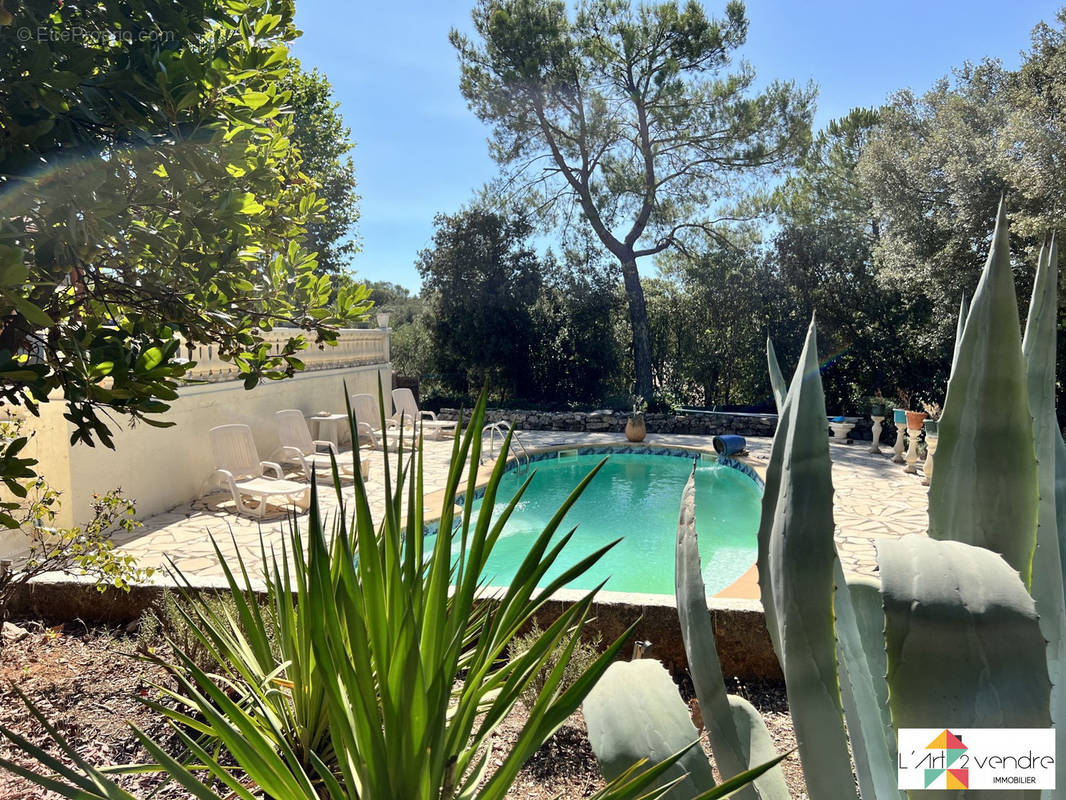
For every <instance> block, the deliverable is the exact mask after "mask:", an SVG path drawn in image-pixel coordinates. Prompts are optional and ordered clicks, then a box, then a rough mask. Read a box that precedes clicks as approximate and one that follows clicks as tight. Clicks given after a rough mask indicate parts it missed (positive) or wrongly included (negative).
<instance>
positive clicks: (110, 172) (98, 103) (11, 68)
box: [0, 0, 367, 445]
mask: <svg viewBox="0 0 1066 800" xmlns="http://www.w3.org/2000/svg"><path fill="white" fill-rule="evenodd" d="M127 12H128V10H127V9H124V8H122V9H120V8H119V7H117V6H114V5H113V4H97V5H85V4H66V5H62V6H58V7H56V6H55V5H54V4H52V3H46V2H43V0H34V1H33V2H27V3H20V4H19V5H18V7H17V9H16V10H15V11H14V12H13V20H12V22H11V26H9V27H5V28H3V30H4V31H5V33H4V35H3V36H0V72H2V73H3V74H4V75H8V76H13V77H12V80H10V81H6V82H5V84H4V86H3V88H2V89H0V97H2V101H0V130H3V131H4V135H3V137H0V176H2V177H0V188H2V193H3V200H2V203H0V318H2V319H3V324H2V326H0V397H2V398H3V400H4V401H5V402H8V403H12V404H24V405H26V406H27V407H29V408H30V409H31V410H33V411H35V410H36V404H37V403H41V402H45V401H47V400H48V398H49V397H50V396H51V395H52V393H53V392H57V390H59V391H61V392H62V397H63V402H65V403H66V405H67V414H66V418H67V420H68V421H69V422H71V423H72V425H73V434H72V441H83V442H85V443H88V444H92V443H93V442H94V441H95V440H99V441H101V442H103V443H104V444H105V445H110V444H111V436H110V433H109V430H108V424H107V422H106V420H107V418H108V415H109V414H111V413H114V412H117V413H119V414H123V415H129V416H130V417H132V418H134V419H139V420H143V421H144V422H147V423H149V424H155V425H167V424H170V423H169V422H166V421H162V420H160V419H159V418H158V415H159V414H161V413H162V412H164V411H166V409H167V408H168V405H169V403H170V402H171V401H173V400H174V399H175V397H176V396H177V395H176V388H177V387H178V385H179V383H180V381H181V379H182V376H183V375H184V374H185V373H186V371H187V369H188V364H187V362H186V361H185V359H184V358H183V356H185V355H187V353H185V352H184V351H183V350H182V349H181V343H182V341H184V342H186V343H190V344H197V343H204V344H211V345H213V346H214V347H216V348H217V352H218V353H219V354H220V355H221V356H222V357H223V358H225V359H229V360H232V361H233V362H234V363H235V364H237V366H238V367H239V368H240V370H241V372H242V373H243V375H244V380H245V385H246V386H248V387H251V386H254V385H255V384H256V383H257V382H258V381H259V380H260V379H262V378H264V377H266V378H283V377H288V376H291V375H292V374H293V373H294V372H295V371H296V370H298V369H299V368H300V367H301V366H302V364H301V362H300V360H299V357H298V353H299V351H300V350H301V349H303V348H305V347H306V346H307V340H306V339H305V338H304V337H303V336H295V337H293V338H291V339H290V340H289V341H288V342H286V343H285V344H284V345H283V346H282V347H281V348H280V352H273V351H272V348H271V347H270V346H269V345H268V343H267V342H265V341H264V339H263V333H264V332H266V331H269V330H270V329H271V328H272V327H274V326H277V325H281V324H284V325H290V326H295V327H297V328H302V329H304V330H305V331H307V332H308V333H309V334H310V335H311V337H310V338H313V339H314V340H315V341H316V342H330V341H334V340H335V336H336V327H337V326H338V325H339V324H341V323H343V322H344V321H346V320H351V319H357V318H359V317H360V316H361V315H362V314H363V312H364V311H365V309H366V307H367V305H366V292H365V290H363V289H362V287H356V286H353V287H350V288H348V289H346V290H344V291H342V292H339V293H337V295H336V298H335V300H334V302H333V303H332V305H330V298H331V296H332V294H333V291H332V288H331V285H330V281H329V279H328V278H327V277H325V276H321V275H319V274H318V269H317V266H316V261H315V256H314V254H313V253H311V252H309V251H308V250H306V249H305V248H303V247H301V246H300V245H299V244H298V243H297V242H298V241H299V240H301V239H302V238H303V234H304V232H305V230H306V226H307V225H308V224H310V223H311V222H313V221H314V220H315V219H316V218H317V217H318V215H319V214H321V213H322V212H323V210H324V203H323V200H322V199H321V198H319V197H317V196H316V195H315V191H314V182H313V181H311V180H310V179H309V178H308V177H307V176H306V175H305V174H304V173H303V172H302V171H301V159H300V155H299V152H298V150H297V148H296V147H295V146H293V143H292V140H291V139H290V136H291V135H292V132H293V124H292V120H291V118H290V117H289V116H287V115H286V114H284V113H283V110H284V108H285V104H286V103H287V102H288V101H289V99H290V95H289V93H288V92H287V91H286V90H284V89H283V88H281V86H280V84H279V83H278V81H279V79H281V78H282V77H283V76H284V75H285V74H286V72H287V70H289V65H288V62H287V59H288V54H287V50H286V46H285V43H286V42H287V41H288V40H290V39H292V38H293V37H294V36H295V33H296V31H295V27H294V25H293V21H292V14H293V9H292V5H291V3H289V2H286V1H285V0H268V2H244V1H243V0H238V1H237V2H233V3H227V4H225V5H217V4H212V3H204V2H195V0H194V2H191V3H182V4H180V5H174V4H172V3H165V2H156V1H155V0H149V1H148V2H146V3H142V4H140V5H139V6H138V10H137V11H136V12H135V13H132V12H131V13H132V16H127ZM17 29H26V30H30V31H34V32H35V35H34V37H33V38H31V40H30V41H28V42H21V41H18V37H16V36H14V35H12V34H11V33H10V31H14V30H17ZM72 30H83V31H89V32H93V31H128V32H130V33H131V34H134V35H131V36H130V37H129V38H128V39H127V38H125V37H117V38H115V39H113V40H109V39H107V38H105V37H99V36H72V35H70V32H71V31H72ZM179 337H180V338H179Z"/></svg>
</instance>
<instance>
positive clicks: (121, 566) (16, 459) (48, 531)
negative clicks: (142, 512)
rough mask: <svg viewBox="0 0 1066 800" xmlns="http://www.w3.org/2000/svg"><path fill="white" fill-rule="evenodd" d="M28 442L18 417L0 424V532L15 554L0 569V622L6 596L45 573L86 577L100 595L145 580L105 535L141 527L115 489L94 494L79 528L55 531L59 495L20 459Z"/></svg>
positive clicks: (28, 461)
mask: <svg viewBox="0 0 1066 800" xmlns="http://www.w3.org/2000/svg"><path fill="white" fill-rule="evenodd" d="M28 441H29V437H28V436H24V435H23V434H22V423H21V421H20V420H18V419H9V420H4V421H0V468H4V469H7V470H9V471H8V472H5V473H4V479H3V480H4V487H5V489H6V490H7V491H8V492H9V493H10V495H11V496H12V497H11V499H5V501H4V502H3V503H0V508H2V509H3V514H2V517H0V519H2V521H3V524H4V526H5V527H6V528H8V529H9V530H8V532H6V533H5V534H3V535H4V536H6V537H8V538H9V540H11V541H12V542H15V543H17V544H16V547H15V548H14V551H15V553H16V554H15V555H14V556H13V557H12V558H11V559H10V560H9V561H6V562H5V563H4V564H2V565H0V621H3V620H4V619H6V618H7V609H8V604H9V603H10V601H11V598H12V597H13V596H14V594H15V593H16V592H17V591H18V590H19V588H20V587H22V586H24V585H25V584H26V583H27V582H28V581H30V580H31V579H32V578H35V577H37V576H38V575H43V574H44V573H46V572H65V573H70V574H75V575H84V576H87V577H89V578H91V579H92V580H93V581H94V583H95V584H96V588H97V589H98V590H99V591H101V592H103V591H105V590H107V589H108V588H109V587H113V588H116V589H122V590H123V591H129V588H130V585H131V584H133V583H137V582H141V581H144V580H146V579H147V578H150V577H151V576H152V574H153V570H152V569H151V568H146V569H141V568H139V567H138V566H137V562H136V559H134V557H133V556H131V555H129V554H128V553H123V552H116V551H115V545H114V542H112V541H111V534H112V533H114V532H115V531H117V530H125V531H131V530H134V529H136V528H139V527H140V526H141V523H139V522H137V521H136V520H135V519H134V514H135V513H136V507H135V505H134V503H133V501H132V500H130V499H128V498H126V497H124V496H123V495H122V492H121V491H120V490H118V489H116V490H113V491H110V492H105V493H102V494H94V495H93V496H92V500H91V503H90V507H91V510H92V517H91V518H90V519H89V521H88V522H86V523H85V524H84V525H80V526H75V527H73V528H56V527H53V525H52V523H53V522H54V521H55V518H56V516H57V515H58V513H59V507H60V494H59V492H57V491H56V490H55V489H53V488H52V487H50V486H49V485H48V484H47V483H46V482H45V480H44V479H43V478H41V477H39V476H37V475H35V474H34V472H33V469H32V468H33V466H34V465H35V464H36V463H37V462H36V461H35V460H33V459H24V458H21V457H20V455H19V454H20V453H21V452H22V449H23V448H24V447H25V446H26V444H27V443H28Z"/></svg>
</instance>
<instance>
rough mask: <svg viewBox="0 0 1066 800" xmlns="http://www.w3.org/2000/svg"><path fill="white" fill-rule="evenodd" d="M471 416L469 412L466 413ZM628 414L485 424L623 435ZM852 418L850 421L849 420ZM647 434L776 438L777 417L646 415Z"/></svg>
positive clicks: (506, 414)
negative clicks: (774, 436) (734, 435)
mask: <svg viewBox="0 0 1066 800" xmlns="http://www.w3.org/2000/svg"><path fill="white" fill-rule="evenodd" d="M467 413H468V414H469V412H467ZM437 416H438V417H439V418H440V419H458V418H459V411H458V409H455V408H443V409H441V410H440V412H439V413H438V415H437ZM628 417H629V415H628V414H627V413H624V412H621V411H524V410H521V409H512V408H504V409H500V408H493V409H489V410H488V411H487V412H486V413H485V421H486V422H499V421H501V420H508V421H509V422H511V424H512V425H514V426H515V427H516V428H517V429H518V430H525V431H575V432H577V431H606V432H613V433H622V432H623V431H624V430H625V428H626V420H627V419H628ZM849 419H851V418H849ZM644 420H645V424H646V425H647V427H648V433H663V434H689V435H693V436H718V435H721V434H738V435H740V436H773V435H774V431H775V430H776V429H777V417H776V415H767V416H749V415H747V414H729V413H721V414H686V413H683V412H682V413H675V412H664V413H648V414H645V415H644ZM872 427H873V422H872V421H871V420H870V419H869V418H862V419H858V420H856V421H855V427H854V428H853V429H852V431H851V438H852V439H865V440H866V441H870V439H871V438H872V435H871V430H872ZM895 437H896V429H895V428H894V427H893V426H892V425H889V424H887V423H886V424H885V425H884V426H883V428H882V432H881V441H882V442H885V443H891V442H894V441H895Z"/></svg>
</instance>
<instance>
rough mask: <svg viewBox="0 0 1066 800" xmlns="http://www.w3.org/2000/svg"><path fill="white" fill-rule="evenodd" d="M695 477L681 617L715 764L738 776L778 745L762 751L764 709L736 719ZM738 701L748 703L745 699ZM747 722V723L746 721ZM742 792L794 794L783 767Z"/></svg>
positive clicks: (680, 546)
mask: <svg viewBox="0 0 1066 800" xmlns="http://www.w3.org/2000/svg"><path fill="white" fill-rule="evenodd" d="M695 478H696V468H695V466H693V468H692V474H691V475H690V476H689V479H688V483H687V484H685V491H684V493H683V494H682V495H681V517H680V520H679V521H678V524H677V547H676V550H675V557H676V564H675V571H674V574H675V576H676V577H675V582H676V593H677V616H678V619H679V621H680V623H681V638H682V639H683V640H684V642H685V656H686V657H687V658H688V664H689V674H691V676H692V685H693V687H694V688H695V690H696V698H697V699H698V700H699V703H700V710H701V711H702V712H703V721H704V724H705V725H706V726H707V735H708V736H709V738H710V740H711V749H712V750H713V752H714V759H715V762H716V763H717V764H718V769H719V771H720V772H721V773H722V774H723V775H736V774H738V773H740V772H743V771H744V770H746V769H749V768H750V767H752V766H755V765H756V764H761V763H763V762H764V761H768V760H769V759H770V758H772V757H773V756H774V755H775V753H774V752H773V746H772V743H771V745H770V751H771V752H769V753H767V752H765V750H764V749H762V746H763V745H764V744H765V743H768V742H770V736H769V733H768V732H767V731H766V724H765V722H763V719H762V717H761V716H760V715H759V714H758V712H755V714H754V716H751V717H748V716H742V717H741V719H740V720H734V712H733V711H731V704H733V701H734V698H730V697H729V696H728V695H727V694H726V688H725V679H724V677H723V676H722V665H721V662H720V661H719V660H718V649H717V645H716V644H715V640H714V628H713V626H712V625H711V616H710V614H709V613H708V612H707V589H706V587H705V586H704V583H703V571H702V569H701V566H700V551H699V543H698V540H697V536H696V483H695ZM735 700H736V701H739V702H740V703H744V701H741V700H740V698H735ZM745 705H747V704H746V703H745ZM752 711H754V709H752ZM737 713H739V714H744V708H743V707H742V706H741V707H740V711H739V712H737ZM741 722H742V723H743V724H740V723H741ZM760 729H761V731H760ZM753 745H757V746H758V747H759V748H760V749H759V750H758V752H752V749H751V748H752V746H753ZM756 790H757V791H756ZM736 796H737V797H738V798H753V797H756V796H759V797H762V798H766V800H769V799H770V798H782V800H788V797H789V794H788V786H787V785H786V784H785V777H784V775H783V774H782V772H781V770H779V769H772V770H770V771H768V772H767V773H766V774H765V775H763V776H762V777H761V778H760V779H759V780H758V781H756V783H755V786H753V787H748V788H745V789H742V790H741V791H739V792H737V795H736Z"/></svg>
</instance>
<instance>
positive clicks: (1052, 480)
mask: <svg viewBox="0 0 1066 800" xmlns="http://www.w3.org/2000/svg"><path fill="white" fill-rule="evenodd" d="M1057 266H1058V265H1057V257H1056V250H1055V245H1054V240H1053V239H1051V240H1049V241H1048V242H1046V243H1045V246H1044V248H1043V249H1042V250H1041V253H1040V257H1039V260H1038V265H1037V275H1036V281H1035V284H1034V288H1033V297H1032V302H1031V305H1030V312H1029V320H1028V324H1027V326H1026V332H1025V339H1024V342H1023V340H1022V337H1021V333H1020V330H1019V325H1018V318H1017V302H1016V297H1015V293H1014V285H1013V281H1012V277H1011V265H1010V249H1009V242H1008V238H1007V222H1006V214H1005V210H1004V207H1003V205H1002V204H1001V206H1000V210H999V216H998V219H997V223H996V230H995V234H994V237H993V243H992V248H991V252H990V254H989V257H988V261H987V263H986V265H985V268H984V272H983V274H982V277H981V281H980V283H979V285H978V287H977V290H976V292H975V294H974V296H973V299H972V303H971V304H970V307H969V309H968V312H967V309H966V304H965V302H964V304H963V313H962V314H961V315H960V322H959V329H958V331H959V333H958V340H957V342H956V347H955V354H954V359H953V365H952V371H951V378H950V380H949V383H948V390H947V398H946V400H945V406H944V412H943V415H942V417H941V420H940V426H939V434H940V438H939V448H938V451H937V455H936V459H937V469H936V471H935V472H934V473H933V477H932V486H931V488H930V493H929V536H928V537H926V536H921V535H917V534H912V535H909V536H906V537H903V538H902V539H899V540H885V541H883V542H881V543H880V544H879V546H878V566H879V571H880V580H879V581H877V580H870V579H863V578H845V576H844V573H843V570H842V569H841V566H840V560H839V558H838V557H837V552H836V547H835V544H834V538H833V532H834V523H833V485H832V480H831V462H830V456H829V445H828V439H827V435H826V427H825V418H826V413H825V401H824V396H823V393H822V385H821V378H820V376H819V371H818V357H817V339H816V333H815V327H814V323H813V322H812V324H811V327H810V329H809V331H808V335H807V341H806V345H805V347H804V350H803V354H802V355H801V356H800V363H799V365H798V367H797V369H796V371H795V374H794V376H793V379H792V383H791V385H790V386H788V387H786V386H785V383H784V379H783V377H782V373H781V370H780V368H779V366H778V364H777V359H776V356H775V354H774V350H773V346H772V344H770V343H769V342H768V343H767V358H768V362H769V371H770V378H771V383H772V386H773V391H774V396H775V398H776V399H777V403H778V411H779V422H778V429H777V433H776V435H775V437H774V442H773V448H772V451H771V459H770V464H769V467H768V469H767V475H766V489H765V493H764V496H763V514H762V521H761V525H760V528H759V555H758V568H759V586H760V591H761V597H762V604H763V608H764V610H765V614H766V624H767V628H768V630H769V632H770V638H771V640H772V642H773V646H774V649H775V651H776V653H777V656H778V660H779V661H780V663H781V667H782V671H783V673H784V676H785V682H786V688H787V692H788V702H789V708H790V711H791V713H792V719H793V724H794V727H795V731H796V738H797V742H798V749H799V752H800V756H801V758H802V761H803V766H804V772H805V775H806V781H807V791H808V796H809V797H810V798H811V800H841V798H846V797H859V796H861V797H862V798H863V800H884V799H885V798H895V799H897V800H898V799H899V798H902V797H904V796H905V792H903V791H901V790H900V789H899V788H897V772H896V769H897V766H896V752H895V748H896V731H897V730H898V729H900V728H944V727H952V726H954V727H962V728H980V727H997V728H1010V727H1033V728H1039V727H1047V726H1049V725H1051V724H1052V722H1053V721H1054V722H1056V723H1062V724H1060V726H1059V728H1058V730H1057V738H1058V748H1059V750H1058V752H1060V753H1062V752H1066V749H1064V748H1063V745H1064V741H1063V736H1064V733H1066V716H1064V710H1066V705H1064V704H1066V622H1064V619H1066V605H1064V601H1063V573H1064V569H1063V564H1064V563H1066V561H1064V559H1066V547H1064V546H1063V537H1066V445H1064V444H1063V439H1062V434H1061V432H1060V431H1059V429H1058V425H1057V423H1056V418H1055V408H1054V380H1055V327H1056V317H1055V315H1056V311H1057V290H1056V285H1055V283H1056V275H1057V271H1058V270H1057ZM986 442H994V443H995V446H994V451H993V452H986V445H985V443H986ZM694 518H695V509H694V506H693V490H692V484H691V481H690V484H689V486H688V488H686V490H685V494H684V497H683V501H682V509H681V521H680V525H679V529H678V539H677V575H676V588H677V606H678V615H679V617H680V620H681V627H682V634H683V636H684V640H685V650H686V653H687V656H688V660H689V667H690V670H691V673H692V679H693V684H694V687H695V689H696V694H697V697H698V699H699V702H700V706H701V709H702V711H703V716H704V719H705V720H706V722H707V728H708V733H709V736H710V739H711V742H712V746H713V750H714V755H715V758H716V760H717V761H718V762H719V764H720V765H722V766H723V767H724V768H725V769H728V768H729V765H734V764H741V765H742V764H745V763H750V762H751V761H753V760H759V759H764V758H765V752H766V747H767V743H768V737H767V735H766V731H765V728H764V726H763V725H762V721H761V719H759V717H758V715H757V714H754V713H753V712H752V711H751V710H750V709H747V708H745V707H744V706H743V705H742V703H740V702H739V701H738V699H736V698H730V697H728V696H727V695H726V693H725V686H724V683H723V681H722V673H721V667H720V665H719V661H718V657H717V652H716V649H715V642H714V636H713V630H712V628H711V625H710V623H709V620H708V614H707V608H706V598H705V595H704V591H703V585H702V581H701V580H700V578H699V576H700V569H699V555H698V551H697V549H696V533H695V522H694ZM653 670H654V667H648V666H641V667H639V668H637V667H636V666H634V665H632V664H629V665H620V664H616V665H613V666H612V667H611V668H610V669H608V670H607V672H606V675H605V677H604V681H603V682H601V684H600V685H599V686H598V687H597V688H596V689H595V690H594V691H593V692H592V693H590V695H589V697H588V698H587V699H586V701H585V715H586V718H587V719H590V739H591V740H592V744H593V748H594V750H595V751H596V755H597V757H598V759H599V760H600V763H601V766H602V767H603V770H604V773H605V775H608V776H610V775H611V774H614V773H615V772H616V771H617V770H618V769H621V768H624V767H626V766H627V765H628V764H629V763H630V762H631V761H632V760H633V759H638V758H645V759H649V760H651V761H653V762H654V761H655V760H656V759H657V757H658V756H659V754H661V753H662V752H664V750H663V747H664V746H665V747H667V748H668V744H667V742H669V741H671V740H672V737H674V736H676V735H678V734H677V730H683V731H684V733H683V736H682V738H684V737H685V736H689V735H691V730H689V729H690V728H691V723H688V725H687V727H686V725H685V724H683V722H686V721H683V720H681V718H680V716H679V715H678V712H679V711H680V710H682V709H683V708H684V706H683V704H682V702H681V700H680V698H679V697H677V695H676V692H674V691H672V688H671V687H668V686H667V685H666V684H665V683H664V682H662V681H661V680H660V681H652V680H650V679H649V676H648V675H647V674H646V673H648V672H651V671H653ZM1052 684H1054V688H1053V686H1052ZM649 704H655V705H656V706H657V707H658V708H659V709H660V712H659V715H658V717H656V721H657V723H658V725H657V726H656V727H655V728H649V727H644V726H641V725H639V724H632V720H633V719H634V717H635V715H637V714H640V713H643V711H644V709H645V708H646V707H647V706H648V705H649ZM591 720H597V721H600V722H602V724H603V725H604V726H606V729H601V728H600V727H597V729H596V730H595V731H594V730H593V729H592V722H591ZM627 720H628V721H629V724H623V723H624V722H625V721H627ZM849 740H850V744H851V748H852V752H853V754H854V761H853V760H852V758H851V757H850V756H849V752H848V743H849ZM697 755H698V754H692V753H689V754H688V755H686V756H685V759H686V760H684V761H683V766H684V767H685V768H688V775H687V776H686V779H685V782H684V783H681V784H678V785H676V786H675V788H674V789H673V794H672V795H670V796H672V797H678V798H680V797H690V796H692V795H693V794H695V793H698V792H699V791H701V790H702V788H703V787H704V786H706V785H707V781H708V780H709V775H710V771H709V769H706V768H705V765H699V764H697V763H695V762H697V761H698V760H699V759H698V758H697ZM680 768H681V766H676V765H675V767H673V768H672V769H674V770H677V769H680ZM1057 768H1058V770H1059V774H1058V775H1057V785H1059V786H1060V787H1063V786H1066V775H1064V774H1063V767H1062V765H1061V764H1060V765H1059V766H1058V767H1057ZM853 769H854V772H853ZM667 774H669V772H668V773H667ZM675 774H676V773H675ZM856 784H857V786H856ZM948 794H949V792H946V791H945V792H936V791H926V792H923V794H922V797H938V796H948ZM737 796H738V797H739V796H746V797H749V798H752V797H762V798H773V800H779V799H780V800H784V798H787V797H788V793H787V791H786V789H785V787H784V783H783V781H782V780H781V776H780V774H778V771H777V770H771V771H770V772H768V773H766V774H765V775H764V776H763V777H762V778H761V779H760V780H758V781H756V783H755V784H754V785H752V786H750V787H747V788H746V789H744V790H743V794H741V793H738V795H737ZM950 796H951V797H958V796H965V797H983V796H984V793H983V792H981V791H974V790H970V791H969V792H950ZM988 796H989V797H994V798H1003V797H1004V796H1011V797H1020V798H1022V797H1024V798H1036V797H1039V796H1040V792H1039V791H1033V790H1029V791H1026V790H1014V791H1013V793H1011V792H1007V793H1006V795H1005V794H1004V792H1002V791H997V792H995V793H993V794H989V795H988ZM1052 796H1054V792H1048V793H1046V794H1045V799H1046V800H1047V799H1048V798H1051V797H1052Z"/></svg>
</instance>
